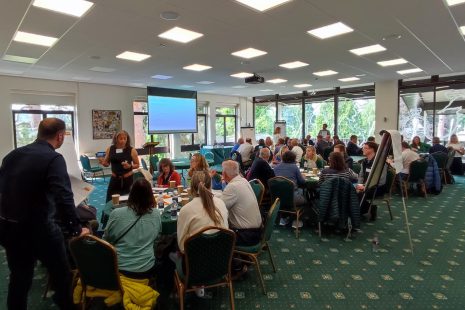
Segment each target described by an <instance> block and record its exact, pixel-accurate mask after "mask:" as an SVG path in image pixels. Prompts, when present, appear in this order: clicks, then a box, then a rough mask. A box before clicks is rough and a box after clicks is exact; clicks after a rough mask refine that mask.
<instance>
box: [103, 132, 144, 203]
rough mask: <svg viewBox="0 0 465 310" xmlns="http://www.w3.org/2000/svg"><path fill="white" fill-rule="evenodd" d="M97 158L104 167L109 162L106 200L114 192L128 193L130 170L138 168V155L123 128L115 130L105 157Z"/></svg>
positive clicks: (130, 182)
mask: <svg viewBox="0 0 465 310" xmlns="http://www.w3.org/2000/svg"><path fill="white" fill-rule="evenodd" d="M99 160H100V164H101V165H103V166H105V167H108V166H110V164H111V178H110V183H109V184H108V190H107V198H106V201H110V200H111V196H112V195H114V194H120V195H126V194H129V190H130V189H131V185H132V181H133V178H132V174H133V172H132V170H133V169H137V168H139V157H138V156H137V151H136V149H135V148H133V147H132V146H131V138H129V134H128V133H127V132H126V131H124V130H121V131H119V132H117V133H116V134H115V136H114V137H113V142H112V145H111V146H110V147H109V148H107V151H106V153H105V158H103V159H102V158H100V159H99Z"/></svg>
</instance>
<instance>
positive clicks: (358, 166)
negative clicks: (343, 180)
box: [352, 162, 362, 174]
mask: <svg viewBox="0 0 465 310" xmlns="http://www.w3.org/2000/svg"><path fill="white" fill-rule="evenodd" d="M360 170H362V165H361V164H360V163H359V162H354V163H353V164H352V171H353V172H355V173H356V174H359V173H360Z"/></svg>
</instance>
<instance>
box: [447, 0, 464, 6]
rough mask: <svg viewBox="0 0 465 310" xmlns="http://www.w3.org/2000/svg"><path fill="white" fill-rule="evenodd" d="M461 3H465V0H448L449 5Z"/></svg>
mask: <svg viewBox="0 0 465 310" xmlns="http://www.w3.org/2000/svg"><path fill="white" fill-rule="evenodd" d="M461 3H465V0H447V4H448V5H449V6H454V5H457V4H461Z"/></svg>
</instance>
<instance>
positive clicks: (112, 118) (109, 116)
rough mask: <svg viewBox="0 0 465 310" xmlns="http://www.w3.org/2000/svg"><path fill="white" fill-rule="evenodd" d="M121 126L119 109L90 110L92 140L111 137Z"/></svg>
mask: <svg viewBox="0 0 465 310" xmlns="http://www.w3.org/2000/svg"><path fill="white" fill-rule="evenodd" d="M121 127H122V123H121V110H92V132H93V134H94V140H95V139H112V138H113V136H114V135H115V133H117V132H118V131H119V130H121Z"/></svg>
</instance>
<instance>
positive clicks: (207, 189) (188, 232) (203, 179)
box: [177, 170, 228, 253]
mask: <svg viewBox="0 0 465 310" xmlns="http://www.w3.org/2000/svg"><path fill="white" fill-rule="evenodd" d="M211 186H212V180H211V177H210V174H209V173H208V171H207V170H200V171H194V172H193V173H192V180H191V192H192V196H193V199H192V201H190V202H189V203H188V204H186V205H185V206H184V207H182V208H181V212H179V217H178V224H177V238H178V246H179V250H180V251H181V253H184V242H185V241H186V239H187V238H189V237H190V236H192V235H194V234H195V233H196V232H198V231H199V230H201V229H202V228H205V227H208V226H216V227H221V228H228V210H227V209H226V206H225V204H224V202H223V201H222V200H221V199H219V198H216V197H213V193H212V192H211ZM212 232H213V231H212Z"/></svg>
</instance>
